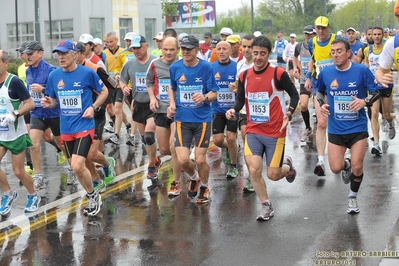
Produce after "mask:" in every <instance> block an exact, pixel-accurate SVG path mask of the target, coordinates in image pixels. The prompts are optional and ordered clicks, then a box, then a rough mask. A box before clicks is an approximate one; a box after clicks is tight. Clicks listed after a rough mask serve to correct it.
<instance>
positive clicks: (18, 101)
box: [0, 50, 41, 216]
mask: <svg viewBox="0 0 399 266" xmlns="http://www.w3.org/2000/svg"><path fill="white" fill-rule="evenodd" d="M8 64H9V60H8V55H7V53H6V52H4V51H3V50H0V88H3V89H2V90H0V96H1V98H2V99H3V101H4V104H2V107H1V109H0V113H1V115H0V116H1V117H0V121H1V122H0V162H1V161H2V160H3V158H4V156H5V155H6V153H7V151H8V150H10V152H11V162H12V166H13V173H14V175H15V176H16V177H17V178H18V179H19V180H20V181H21V183H22V184H23V185H24V186H25V187H26V189H27V190H28V202H27V203H26V206H25V212H35V211H37V209H38V207H39V203H40V200H41V197H40V194H39V193H37V191H36V190H35V187H34V185H33V180H32V178H31V177H30V176H29V175H28V173H27V172H25V170H24V159H25V149H26V148H27V147H29V146H32V141H31V139H30V137H29V135H28V131H27V129H26V126H25V122H24V118H23V115H24V114H26V113H28V112H29V111H30V110H32V109H33V108H34V107H35V104H34V102H33V99H32V98H31V97H30V95H29V92H28V91H27V90H26V87H25V85H24V83H23V82H22V81H21V80H20V79H18V77H16V76H14V75H13V74H10V73H8V72H7V67H8ZM0 187H1V190H2V191H3V196H2V198H1V207H0V215H1V216H6V215H7V214H8V213H9V212H10V211H11V207H12V204H13V202H14V201H15V200H16V199H17V198H18V193H17V192H16V191H15V190H13V189H12V188H11V187H10V184H9V183H8V181H7V176H6V174H5V173H4V171H3V170H2V169H0Z"/></svg>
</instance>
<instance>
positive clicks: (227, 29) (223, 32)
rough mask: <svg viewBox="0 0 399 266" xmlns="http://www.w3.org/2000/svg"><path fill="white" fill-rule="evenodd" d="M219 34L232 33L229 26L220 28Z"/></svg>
mask: <svg viewBox="0 0 399 266" xmlns="http://www.w3.org/2000/svg"><path fill="white" fill-rule="evenodd" d="M219 34H223V35H232V34H233V30H232V29H230V28H222V29H221V30H220V33H219Z"/></svg>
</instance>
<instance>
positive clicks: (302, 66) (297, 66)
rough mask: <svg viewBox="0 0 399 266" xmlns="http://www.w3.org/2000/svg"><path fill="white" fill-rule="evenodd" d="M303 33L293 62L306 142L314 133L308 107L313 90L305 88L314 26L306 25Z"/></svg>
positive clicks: (302, 137)
mask: <svg viewBox="0 0 399 266" xmlns="http://www.w3.org/2000/svg"><path fill="white" fill-rule="evenodd" d="M303 33H304V34H305V40H304V41H303V42H300V43H298V44H297V45H296V46H295V52H294V57H293V59H292V63H293V68H294V76H295V78H297V79H299V93H300V98H299V100H300V102H301V115H302V118H303V122H304V123H305V130H304V131H303V133H302V136H301V141H302V142H306V141H308V139H309V136H310V135H312V127H311V126H310V114H309V109H308V107H309V98H310V95H311V92H310V91H308V90H306V89H305V81H306V74H307V73H308V64H309V62H310V59H311V55H310V52H309V40H310V39H311V38H312V37H313V26H312V25H308V26H306V27H305V28H304V29H303ZM299 58H300V59H299ZM294 84H295V83H294Z"/></svg>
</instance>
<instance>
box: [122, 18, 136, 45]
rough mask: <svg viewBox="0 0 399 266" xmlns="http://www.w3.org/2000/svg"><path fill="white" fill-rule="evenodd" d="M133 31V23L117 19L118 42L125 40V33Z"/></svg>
mask: <svg viewBox="0 0 399 266" xmlns="http://www.w3.org/2000/svg"><path fill="white" fill-rule="evenodd" d="M130 31H133V22H132V19H131V18H120V19H119V40H123V39H125V35H126V33H128V32H130Z"/></svg>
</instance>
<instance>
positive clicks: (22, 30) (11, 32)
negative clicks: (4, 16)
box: [7, 22, 35, 43]
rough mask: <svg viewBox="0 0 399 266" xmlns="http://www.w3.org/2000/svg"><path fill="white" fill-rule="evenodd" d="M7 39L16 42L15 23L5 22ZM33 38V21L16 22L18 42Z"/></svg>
mask: <svg viewBox="0 0 399 266" xmlns="http://www.w3.org/2000/svg"><path fill="white" fill-rule="evenodd" d="M7 34H8V41H9V42H10V43H12V42H17V26H16V24H7ZM33 40H35V29H34V26H33V22H30V23H19V24H18V42H26V41H33Z"/></svg>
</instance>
